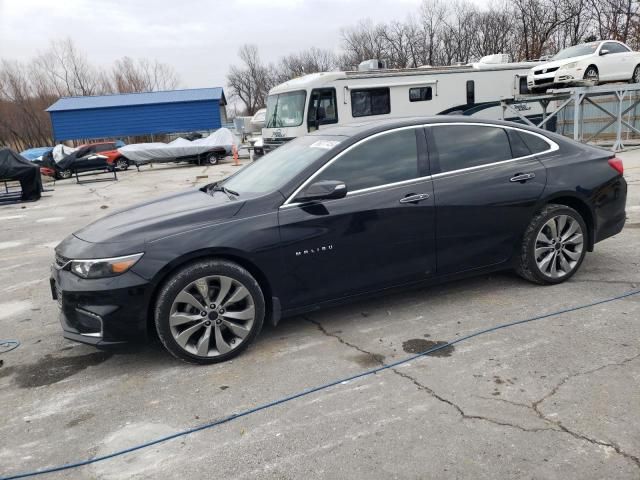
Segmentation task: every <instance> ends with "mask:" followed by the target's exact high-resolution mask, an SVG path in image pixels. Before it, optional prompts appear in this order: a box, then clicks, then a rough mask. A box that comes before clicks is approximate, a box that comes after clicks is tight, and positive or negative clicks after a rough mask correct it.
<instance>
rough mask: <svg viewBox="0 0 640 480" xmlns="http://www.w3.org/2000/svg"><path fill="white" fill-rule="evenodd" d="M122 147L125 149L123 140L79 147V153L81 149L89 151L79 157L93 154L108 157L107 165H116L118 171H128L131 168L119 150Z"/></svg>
mask: <svg viewBox="0 0 640 480" xmlns="http://www.w3.org/2000/svg"><path fill="white" fill-rule="evenodd" d="M120 147H124V142H123V141H122V140H116V141H115V142H97V143H87V144H85V145H80V147H78V151H79V150H80V149H85V148H86V149H87V151H86V153H85V152H82V155H79V157H85V156H87V155H93V154H99V155H104V156H105V157H107V163H111V164H115V166H116V168H117V169H118V170H126V169H127V168H129V161H128V160H127V159H126V158H125V157H123V156H122V154H121V153H120V152H119V151H118V148H120Z"/></svg>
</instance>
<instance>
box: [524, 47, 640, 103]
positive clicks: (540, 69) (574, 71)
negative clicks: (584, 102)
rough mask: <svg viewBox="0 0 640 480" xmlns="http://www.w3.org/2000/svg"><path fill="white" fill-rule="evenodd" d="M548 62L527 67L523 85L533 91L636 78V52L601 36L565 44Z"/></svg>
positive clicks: (639, 57)
mask: <svg viewBox="0 0 640 480" xmlns="http://www.w3.org/2000/svg"><path fill="white" fill-rule="evenodd" d="M551 60H552V61H550V62H548V63H543V64H542V65H537V66H535V67H533V68H532V69H531V70H529V74H528V75H527V86H528V87H529V90H531V91H533V92H540V91H546V90H547V89H548V88H551V87H554V86H567V85H571V84H575V83H581V82H585V81H587V82H589V83H590V84H593V85H598V84H599V83H602V82H616V81H629V82H633V83H638V82H640V52H634V51H633V50H631V48H629V47H628V46H627V45H625V44H624V43H622V42H618V41H615V40H604V41H600V42H589V43H582V44H580V45H575V46H573V47H569V48H565V49H564V50H561V51H560V52H559V53H557V54H556V55H555V56H554V57H553V58H552V59H551Z"/></svg>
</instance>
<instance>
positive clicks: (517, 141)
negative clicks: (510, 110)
mask: <svg viewBox="0 0 640 480" xmlns="http://www.w3.org/2000/svg"><path fill="white" fill-rule="evenodd" d="M507 135H508V136H509V143H510V144H511V155H512V156H513V158H518V157H526V156H527V155H531V150H529V147H527V145H526V143H524V140H522V137H521V136H520V135H518V132H517V131H515V130H511V129H510V128H509V129H507Z"/></svg>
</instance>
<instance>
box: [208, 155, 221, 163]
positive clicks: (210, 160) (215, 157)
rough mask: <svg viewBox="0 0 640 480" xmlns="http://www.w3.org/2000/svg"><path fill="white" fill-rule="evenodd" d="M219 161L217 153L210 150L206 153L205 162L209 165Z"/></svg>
mask: <svg viewBox="0 0 640 480" xmlns="http://www.w3.org/2000/svg"><path fill="white" fill-rule="evenodd" d="M219 161H220V157H219V154H217V153H215V152H212V153H210V154H209V155H207V163H208V164H209V165H217V164H218V162H219Z"/></svg>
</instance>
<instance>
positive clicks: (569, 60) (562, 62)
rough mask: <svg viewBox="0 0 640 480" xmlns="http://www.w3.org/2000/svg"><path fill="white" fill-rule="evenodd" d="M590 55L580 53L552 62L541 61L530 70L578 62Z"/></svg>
mask: <svg viewBox="0 0 640 480" xmlns="http://www.w3.org/2000/svg"><path fill="white" fill-rule="evenodd" d="M592 56H593V55H580V56H579V57H571V58H564V59H562V60H554V61H552V62H547V63H543V64H542V65H537V66H535V67H533V68H532V69H531V71H532V72H533V71H534V70H544V69H547V68H554V67H562V66H563V65H566V64H567V63H572V62H579V61H580V60H584V59H586V58H589V57H592Z"/></svg>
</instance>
